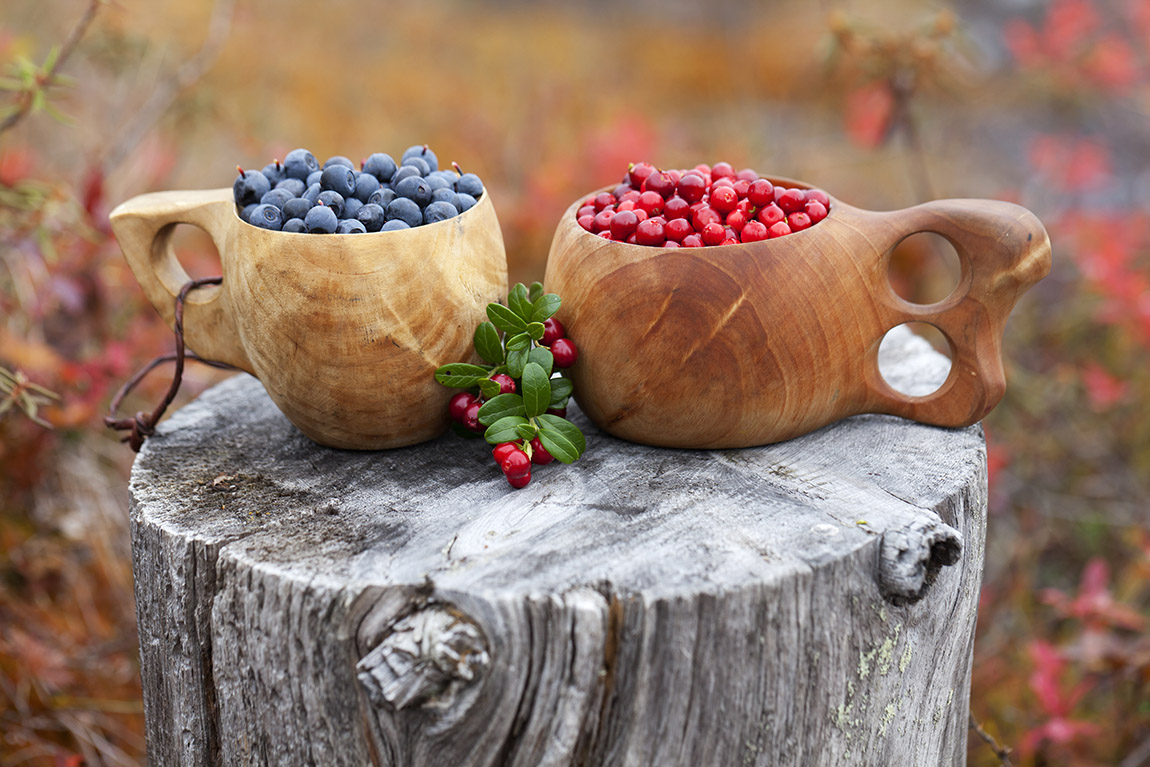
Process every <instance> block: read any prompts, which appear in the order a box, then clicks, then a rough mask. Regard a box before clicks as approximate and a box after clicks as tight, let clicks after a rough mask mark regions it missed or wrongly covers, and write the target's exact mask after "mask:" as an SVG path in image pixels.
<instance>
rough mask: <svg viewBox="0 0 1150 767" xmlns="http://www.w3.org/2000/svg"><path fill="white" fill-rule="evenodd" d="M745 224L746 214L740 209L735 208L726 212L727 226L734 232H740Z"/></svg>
mask: <svg viewBox="0 0 1150 767" xmlns="http://www.w3.org/2000/svg"><path fill="white" fill-rule="evenodd" d="M746 225H747V216H746V214H744V213H743V212H742V211H741V210H739V209H737V208H736V209H735V210H732V211H731V212H730V213H728V214H727V226H728V227H730V228H731V229H734V230H735V231H736V232H739V233H742V231H743V227H744V226H746Z"/></svg>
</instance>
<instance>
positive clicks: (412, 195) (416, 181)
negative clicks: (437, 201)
mask: <svg viewBox="0 0 1150 767" xmlns="http://www.w3.org/2000/svg"><path fill="white" fill-rule="evenodd" d="M395 193H396V195H398V196H399V197H406V198H407V199H409V200H412V201H413V202H415V204H416V205H418V206H419V207H421V208H425V207H427V203H429V202H431V187H429V186H428V185H427V182H426V181H424V180H423V179H422V178H421V177H419V176H410V177H408V178H405V179H403V180H402V181H400V182H399V183H398V184H396V185H395Z"/></svg>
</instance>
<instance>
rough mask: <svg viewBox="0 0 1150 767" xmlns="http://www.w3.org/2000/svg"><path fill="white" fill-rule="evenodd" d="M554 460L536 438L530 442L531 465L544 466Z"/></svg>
mask: <svg viewBox="0 0 1150 767" xmlns="http://www.w3.org/2000/svg"><path fill="white" fill-rule="evenodd" d="M554 460H555V456H553V455H551V454H550V453H548V452H547V448H545V447H543V443H542V442H540V441H539V438H538V437H535V438H534V439H532V440H531V463H534V464H536V465H538V466H546V465H547V464H549V463H551V462H552V461H554Z"/></svg>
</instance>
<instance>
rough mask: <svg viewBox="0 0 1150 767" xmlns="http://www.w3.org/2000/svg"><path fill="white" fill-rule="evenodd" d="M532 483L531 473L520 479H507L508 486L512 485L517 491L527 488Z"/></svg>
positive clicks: (519, 477)
mask: <svg viewBox="0 0 1150 767" xmlns="http://www.w3.org/2000/svg"><path fill="white" fill-rule="evenodd" d="M530 482H531V472H530V471H529V472H527V473H526V474H523V475H520V476H518V477H508V478H507V484H509V485H511V486H512V487H513V488H515V489H516V490H519V489H521V488H524V487H527V485H528V484H530Z"/></svg>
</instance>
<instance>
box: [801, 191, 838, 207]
mask: <svg viewBox="0 0 1150 767" xmlns="http://www.w3.org/2000/svg"><path fill="white" fill-rule="evenodd" d="M803 197H804V198H805V199H806V201H807V202H821V203H822V204H823V207H824V208H826V209H827V210H830V208H831V198H830V195H828V194H827V193H826V192H824V191H823V190H822V189H808V190H806V191H805V192H803Z"/></svg>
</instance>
